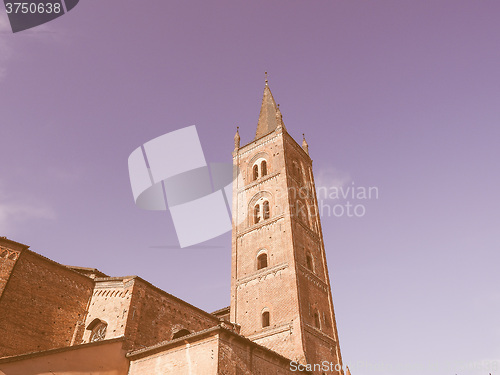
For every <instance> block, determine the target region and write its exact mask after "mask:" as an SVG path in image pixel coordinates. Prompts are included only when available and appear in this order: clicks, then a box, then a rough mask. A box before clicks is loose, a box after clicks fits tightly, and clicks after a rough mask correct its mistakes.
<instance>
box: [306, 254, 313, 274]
mask: <svg viewBox="0 0 500 375" xmlns="http://www.w3.org/2000/svg"><path fill="white" fill-rule="evenodd" d="M306 267H307V269H308V270H309V271H314V266H313V260H312V256H311V254H306Z"/></svg>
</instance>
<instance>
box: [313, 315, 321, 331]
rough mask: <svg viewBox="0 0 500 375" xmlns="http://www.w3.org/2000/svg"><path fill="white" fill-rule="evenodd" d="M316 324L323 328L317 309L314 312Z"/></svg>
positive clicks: (318, 327)
mask: <svg viewBox="0 0 500 375" xmlns="http://www.w3.org/2000/svg"><path fill="white" fill-rule="evenodd" d="M314 326H315V327H316V328H317V329H320V328H321V323H320V321H319V313H318V312H317V311H315V312H314Z"/></svg>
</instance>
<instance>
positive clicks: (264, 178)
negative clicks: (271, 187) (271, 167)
mask: <svg viewBox="0 0 500 375" xmlns="http://www.w3.org/2000/svg"><path fill="white" fill-rule="evenodd" d="M279 175H280V172H274V173H271V174H269V175H267V176H265V177H261V178H259V179H258V180H255V181H252V182H251V183H249V184H248V185H245V186H243V187H241V188H239V189H238V193H242V192H244V191H245V190H248V189H251V188H253V187H255V186H259V185H261V184H263V183H264V182H267V181H269V180H271V179H274V178H276V177H278V176H279Z"/></svg>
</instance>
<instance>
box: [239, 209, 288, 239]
mask: <svg viewBox="0 0 500 375" xmlns="http://www.w3.org/2000/svg"><path fill="white" fill-rule="evenodd" d="M284 217H285V215H284V214H281V215H278V216H275V217H273V218H271V219H266V220H264V221H261V222H260V223H258V224H255V225H252V226H250V227H249V228H247V229H245V230H242V231H241V232H239V233H237V234H236V237H238V238H239V237H242V236H244V235H245V234H247V233H250V232H253V231H254V230H258V229H261V228H262V227H265V226H267V225H271V224H274V223H275V222H277V221H278V220H280V219H283V218H284Z"/></svg>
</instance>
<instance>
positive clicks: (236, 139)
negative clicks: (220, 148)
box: [234, 126, 241, 150]
mask: <svg viewBox="0 0 500 375" xmlns="http://www.w3.org/2000/svg"><path fill="white" fill-rule="evenodd" d="M240 140H241V138H240V127H239V126H237V127H236V134H235V135H234V149H235V150H237V149H239V148H240Z"/></svg>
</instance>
